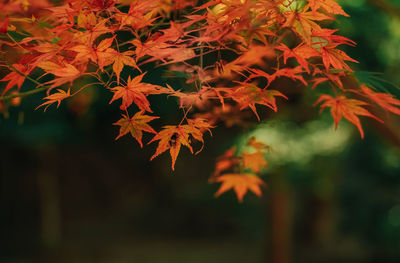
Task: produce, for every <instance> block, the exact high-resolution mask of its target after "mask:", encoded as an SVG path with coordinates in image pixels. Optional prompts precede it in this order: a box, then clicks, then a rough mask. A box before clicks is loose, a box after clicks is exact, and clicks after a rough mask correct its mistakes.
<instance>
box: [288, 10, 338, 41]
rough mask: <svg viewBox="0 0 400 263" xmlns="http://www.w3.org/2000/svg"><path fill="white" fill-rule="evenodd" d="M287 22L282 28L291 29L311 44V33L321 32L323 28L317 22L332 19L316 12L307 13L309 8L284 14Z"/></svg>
mask: <svg viewBox="0 0 400 263" xmlns="http://www.w3.org/2000/svg"><path fill="white" fill-rule="evenodd" d="M284 15H285V16H286V22H285V23H284V24H283V25H282V27H291V28H292V29H293V30H294V32H296V33H297V34H298V35H299V36H301V37H302V38H303V39H304V40H305V41H306V42H307V43H310V42H311V32H312V31H313V30H319V29H321V27H320V26H319V25H318V24H317V23H316V22H315V21H323V20H330V19H332V18H331V17H329V16H326V15H324V14H322V13H319V12H316V11H310V12H307V8H306V9H304V10H303V11H302V12H299V11H295V12H292V11H289V12H286V13H285V14H284Z"/></svg>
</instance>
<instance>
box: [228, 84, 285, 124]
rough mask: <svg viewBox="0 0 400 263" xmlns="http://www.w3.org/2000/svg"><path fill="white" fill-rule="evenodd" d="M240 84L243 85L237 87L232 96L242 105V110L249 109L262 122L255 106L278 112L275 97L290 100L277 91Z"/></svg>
mask: <svg viewBox="0 0 400 263" xmlns="http://www.w3.org/2000/svg"><path fill="white" fill-rule="evenodd" d="M240 84H242V85H241V86H239V87H237V88H236V89H235V90H234V91H233V92H232V93H231V94H230V96H231V98H232V99H233V100H234V101H236V102H237V103H238V104H239V105H240V109H241V110H242V109H244V108H247V107H249V108H250V109H251V110H252V111H253V112H254V114H255V115H256V117H257V119H258V120H260V117H259V116H258V113H257V110H256V106H255V104H261V105H265V106H267V107H269V108H271V109H272V110H273V111H275V112H276V111H277V110H278V108H277V106H276V99H275V97H283V98H285V99H288V98H287V97H286V96H285V95H283V94H282V93H280V92H279V91H277V90H268V89H260V88H258V87H257V86H256V85H254V84H250V83H240Z"/></svg>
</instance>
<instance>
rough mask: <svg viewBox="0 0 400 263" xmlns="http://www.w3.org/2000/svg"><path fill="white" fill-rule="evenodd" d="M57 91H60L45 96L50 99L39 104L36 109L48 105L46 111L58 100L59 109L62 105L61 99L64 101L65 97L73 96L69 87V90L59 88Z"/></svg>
mask: <svg viewBox="0 0 400 263" xmlns="http://www.w3.org/2000/svg"><path fill="white" fill-rule="evenodd" d="M57 91H58V92H56V93H53V94H51V95H49V96H47V97H45V98H43V99H44V100H48V101H46V102H44V103H42V104H40V105H39V106H37V107H36V109H38V108H40V107H42V106H45V105H47V106H46V107H45V108H44V111H46V110H47V108H48V107H49V106H50V105H51V104H53V103H56V102H57V109H58V107H59V106H60V103H61V101H62V100H63V99H65V98H68V97H70V96H71V94H70V90H69V89H68V91H67V92H65V91H64V90H62V89H57Z"/></svg>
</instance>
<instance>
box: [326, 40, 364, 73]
mask: <svg viewBox="0 0 400 263" xmlns="http://www.w3.org/2000/svg"><path fill="white" fill-rule="evenodd" d="M338 45H339V43H333V44H328V45H326V46H321V48H320V50H321V57H322V62H323V63H324V66H325V69H326V70H327V71H328V70H329V68H330V66H331V65H332V67H333V68H335V69H346V70H348V71H350V72H352V71H353V70H352V69H351V68H350V67H349V66H348V65H347V64H346V63H345V62H344V61H345V60H346V61H351V62H355V63H358V61H357V60H354V59H352V58H351V57H349V56H348V55H347V54H346V53H345V52H344V51H342V50H339V49H336V47H337V46H338Z"/></svg>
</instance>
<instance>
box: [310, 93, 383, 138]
mask: <svg viewBox="0 0 400 263" xmlns="http://www.w3.org/2000/svg"><path fill="white" fill-rule="evenodd" d="M320 102H324V103H323V104H321V111H322V110H324V108H326V107H330V108H331V114H332V117H333V120H334V122H335V129H336V128H337V126H338V124H339V121H340V120H341V119H342V117H344V118H345V119H346V120H348V121H349V122H351V123H352V124H354V125H355V126H356V127H357V128H358V130H359V131H360V135H361V138H364V131H363V129H362V127H361V122H360V119H359V118H358V117H357V115H360V116H367V117H371V118H374V119H376V120H378V121H380V122H383V121H382V120H381V119H379V118H378V117H376V116H375V115H373V114H372V113H370V112H369V111H367V110H366V109H364V108H363V107H361V106H364V105H368V103H366V102H364V101H360V100H356V99H348V98H346V97H345V96H338V97H332V96H330V95H321V96H320V97H319V99H318V100H317V101H316V102H315V104H318V103H320Z"/></svg>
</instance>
